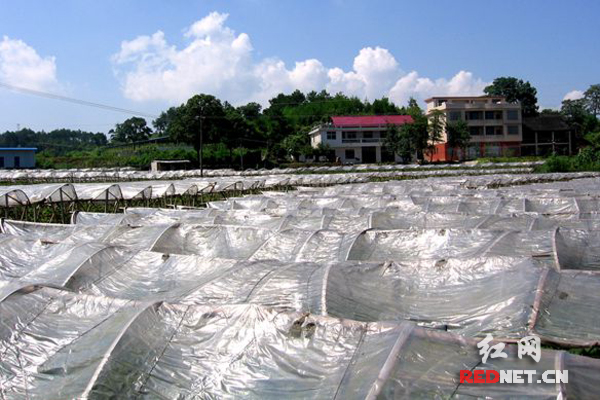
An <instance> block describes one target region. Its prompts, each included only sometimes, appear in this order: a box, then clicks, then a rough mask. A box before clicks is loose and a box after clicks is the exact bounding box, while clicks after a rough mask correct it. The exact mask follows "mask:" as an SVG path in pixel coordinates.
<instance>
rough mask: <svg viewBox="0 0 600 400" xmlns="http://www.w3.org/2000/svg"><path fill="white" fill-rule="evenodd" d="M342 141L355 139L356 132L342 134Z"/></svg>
mask: <svg viewBox="0 0 600 400" xmlns="http://www.w3.org/2000/svg"><path fill="white" fill-rule="evenodd" d="M342 139H356V132H342Z"/></svg>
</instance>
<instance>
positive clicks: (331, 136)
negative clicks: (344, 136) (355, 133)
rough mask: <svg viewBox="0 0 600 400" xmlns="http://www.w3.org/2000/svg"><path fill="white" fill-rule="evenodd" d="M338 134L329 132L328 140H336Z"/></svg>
mask: <svg viewBox="0 0 600 400" xmlns="http://www.w3.org/2000/svg"><path fill="white" fill-rule="evenodd" d="M336 139H337V133H336V132H327V140H336Z"/></svg>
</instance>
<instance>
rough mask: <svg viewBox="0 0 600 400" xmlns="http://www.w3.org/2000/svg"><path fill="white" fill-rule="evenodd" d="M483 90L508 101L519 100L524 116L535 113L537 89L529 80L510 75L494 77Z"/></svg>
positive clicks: (514, 101)
mask: <svg viewBox="0 0 600 400" xmlns="http://www.w3.org/2000/svg"><path fill="white" fill-rule="evenodd" d="M483 91H484V93H485V94H488V95H492V96H504V97H506V101H508V102H510V103H516V102H520V103H521V107H522V113H523V116H524V117H529V116H534V115H537V112H538V105H537V89H536V88H534V87H533V86H532V85H531V84H530V83H529V82H525V81H523V80H522V79H517V78H513V77H511V76H509V77H500V78H496V79H494V81H493V82H492V84H491V85H489V86H487V87H486V88H485V89H483Z"/></svg>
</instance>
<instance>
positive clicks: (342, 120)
mask: <svg viewBox="0 0 600 400" xmlns="http://www.w3.org/2000/svg"><path fill="white" fill-rule="evenodd" d="M331 121H332V122H333V125H334V126H339V127H344V126H347V127H351V126H381V125H388V124H392V125H403V124H407V123H412V122H413V119H412V117H411V116H410V115H353V116H347V117H331Z"/></svg>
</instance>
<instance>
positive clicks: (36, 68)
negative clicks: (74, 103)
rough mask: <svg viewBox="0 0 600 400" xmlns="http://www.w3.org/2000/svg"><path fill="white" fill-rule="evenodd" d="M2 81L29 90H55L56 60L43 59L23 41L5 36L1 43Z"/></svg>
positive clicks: (0, 76)
mask: <svg viewBox="0 0 600 400" xmlns="http://www.w3.org/2000/svg"><path fill="white" fill-rule="evenodd" d="M0 81H1V82H3V83H8V84H11V85H15V86H21V87H25V88H28V89H37V90H47V89H55V88H56V86H57V83H58V81H57V79H56V62H55V59H54V57H41V56H40V55H39V54H38V53H37V52H36V51H35V49H34V48H33V47H31V46H29V45H28V44H27V43H25V42H23V41H22V40H17V39H11V38H9V37H7V36H4V37H3V38H2V41H0Z"/></svg>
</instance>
